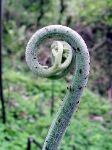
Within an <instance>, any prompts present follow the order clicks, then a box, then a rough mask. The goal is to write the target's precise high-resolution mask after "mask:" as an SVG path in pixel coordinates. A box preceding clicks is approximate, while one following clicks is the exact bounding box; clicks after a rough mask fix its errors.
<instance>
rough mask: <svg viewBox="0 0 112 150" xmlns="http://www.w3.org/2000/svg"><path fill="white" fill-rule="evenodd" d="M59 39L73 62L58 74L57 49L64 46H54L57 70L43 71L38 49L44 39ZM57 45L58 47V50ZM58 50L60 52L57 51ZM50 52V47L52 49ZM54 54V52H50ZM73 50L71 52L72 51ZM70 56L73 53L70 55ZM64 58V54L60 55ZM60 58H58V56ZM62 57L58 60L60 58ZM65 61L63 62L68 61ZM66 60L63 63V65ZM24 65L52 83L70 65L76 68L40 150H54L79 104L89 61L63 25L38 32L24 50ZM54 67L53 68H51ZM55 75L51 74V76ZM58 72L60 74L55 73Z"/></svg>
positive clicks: (82, 45)
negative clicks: (66, 45)
mask: <svg viewBox="0 0 112 150" xmlns="http://www.w3.org/2000/svg"><path fill="white" fill-rule="evenodd" d="M54 37H56V38H61V39H62V40H63V41H65V42H67V43H68V45H69V48H68V50H69V51H70V52H69V54H68V57H70V55H71V56H72V60H71V61H70V59H69V60H68V62H69V63H68V65H67V64H66V65H65V66H66V68H65V67H64V69H63V68H62V71H61V67H60V66H61V65H62V64H61V63H60V62H61V60H60V59H59V60H60V62H59V63H58V62H57V60H56V59H57V58H58V57H57V58H56V55H58V52H59V49H61V50H62V48H63V44H62V45H61V43H58V44H57V47H58V49H57V51H58V52H56V47H54V49H55V50H54V63H57V64H58V69H57V70H56V68H55V67H54V65H53V66H51V68H46V69H45V68H43V67H42V66H41V65H40V64H39V62H38V58H37V56H36V55H37V52H36V51H37V48H38V47H39V45H40V44H41V43H42V42H43V41H44V40H45V39H47V38H54ZM59 44H60V46H59ZM60 47H61V48H60ZM52 48H53V47H52ZM52 50H53V49H52ZM71 50H72V51H71ZM71 52H72V53H71ZM61 53H62V55H63V52H61ZM58 56H59V55H58ZM61 57H62V56H60V58H61ZM67 59H68V58H66V60H67ZM66 60H65V61H66ZM26 61H27V64H28V66H29V68H30V69H31V70H32V71H33V72H34V73H36V74H37V75H38V76H42V77H48V78H51V79H57V78H60V77H62V76H63V75H65V74H67V73H68V72H69V70H70V69H71V67H72V66H73V65H76V68H75V71H74V74H73V79H72V81H71V84H70V86H69V87H68V88H67V93H66V95H65V97H64V99H63V105H62V106H61V108H60V110H59V111H58V113H57V115H56V117H55V119H54V121H53V123H52V125H51V127H50V129H49V132H48V135H47V137H46V139H45V142H44V145H43V148H42V150H57V149H58V148H59V145H60V142H61V139H62V137H63V135H64V133H65V130H66V128H67V126H68V124H69V122H70V119H71V117H72V114H73V112H74V111H76V108H77V106H78V104H79V101H80V97H81V95H82V92H83V89H84V87H85V86H86V84H87V80H88V75H89V70H90V65H89V64H90V58H89V52H88V49H87V46H86V44H85V42H84V40H83V39H82V38H81V36H80V35H79V34H78V33H77V32H75V31H74V30H72V29H70V28H69V27H66V26H62V25H50V26H47V27H44V28H42V29H40V30H38V31H37V32H36V33H35V34H34V35H33V36H32V37H31V39H30V40H29V42H28V44H27V47H26ZM52 67H54V68H52ZM53 71H54V72H53ZM58 71H59V72H58Z"/></svg>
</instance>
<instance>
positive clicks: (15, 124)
mask: <svg viewBox="0 0 112 150" xmlns="http://www.w3.org/2000/svg"><path fill="white" fill-rule="evenodd" d="M9 59H10V58H9ZM5 63H7V62H5ZM20 65H21V67H23V68H24V71H22V70H21V68H20V70H19V69H18V68H16V69H15V71H14V70H12V71H10V72H9V69H8V67H7V66H6V64H4V93H5V99H6V100H7V101H6V108H7V109H6V110H7V119H8V121H7V124H6V125H5V126H4V125H3V124H2V123H0V133H1V134H0V148H1V149H2V150H9V149H10V150H11V149H17V150H20V149H25V148H26V145H27V138H28V137H29V136H32V137H33V138H34V139H35V140H37V141H38V142H39V143H41V144H43V142H44V139H45V137H46V134H47V132H48V129H49V126H50V124H51V122H52V120H53V116H54V115H55V113H56V111H57V110H58V108H59V107H60V105H61V104H62V101H61V99H63V97H64V95H65V92H66V87H67V83H66V82H65V80H64V79H60V80H59V81H55V93H54V94H55V100H56V99H57V100H56V101H55V113H54V115H53V116H52V117H51V115H50V109H51V106H50V101H51V88H52V84H51V81H50V80H48V79H40V78H37V77H36V76H35V75H33V74H32V73H30V72H27V70H26V69H27V68H25V66H24V65H22V64H20ZM25 70H26V72H25ZM62 83H63V84H62ZM111 109H112V108H111V105H110V104H109V102H108V101H107V100H105V99H103V98H100V97H99V96H98V95H95V94H93V93H92V92H90V91H89V90H87V89H86V90H85V92H84V94H83V97H82V101H81V103H80V106H79V108H78V112H77V113H75V115H74V116H73V118H72V120H71V123H70V126H69V127H68V129H67V132H66V134H65V137H64V139H63V141H62V145H61V150H74V149H76V150H83V149H87V150H106V149H108V150H111V149H112V144H111V141H112V136H111V135H112V128H111V125H112V119H111V118H112V116H111V115H112V114H111ZM33 149H39V148H37V147H36V146H35V145H34V144H32V150H33Z"/></svg>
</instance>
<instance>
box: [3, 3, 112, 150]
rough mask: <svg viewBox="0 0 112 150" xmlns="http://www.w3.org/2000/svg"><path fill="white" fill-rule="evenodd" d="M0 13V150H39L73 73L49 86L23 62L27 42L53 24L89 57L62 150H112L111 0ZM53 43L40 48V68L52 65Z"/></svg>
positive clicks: (6, 7) (7, 6) (9, 8)
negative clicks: (76, 37) (77, 39)
mask: <svg viewBox="0 0 112 150" xmlns="http://www.w3.org/2000/svg"><path fill="white" fill-rule="evenodd" d="M2 7H3V33H2V41H3V42H2V43H3V44H2V71H3V73H2V77H3V78H2V79H3V80H2V82H3V100H4V102H5V118H6V119H5V123H2V119H3V115H2V109H3V108H2V105H1V104H0V110H1V113H0V150H25V149H26V150H35V149H37V150H39V149H41V147H42V145H43V142H44V139H45V137H46V135H47V132H48V129H49V127H50V124H51V122H52V120H53V118H54V116H55V113H56V112H57V110H58V108H59V107H60V105H61V104H62V101H61V99H63V97H64V95H65V93H66V87H67V85H68V84H69V83H70V81H71V78H72V71H71V72H70V73H69V74H68V75H67V76H66V77H64V78H62V79H59V80H55V81H51V80H49V79H42V78H40V77H37V76H36V75H35V74H33V73H32V72H31V71H30V70H29V68H28V66H27V64H26V62H25V48H26V45H27V42H28V40H29V39H30V37H31V36H32V35H33V33H34V32H35V31H36V30H38V29H40V28H42V27H44V26H47V25H51V24H61V25H66V26H68V27H70V28H72V29H73V30H76V31H77V32H78V33H79V34H80V35H81V36H82V37H83V39H84V40H85V42H86V44H87V46H88V49H89V52H90V57H91V71H90V77H89V82H88V86H87V88H86V90H85V91H84V94H83V97H82V101H81V103H80V106H79V108H78V111H77V112H76V113H75V114H74V115H73V118H72V120H71V123H70V126H69V127H68V129H67V131H66V134H65V136H64V138H63V140H62V143H61V146H60V149H61V150H85V149H86V150H112V0H78V1H77V0H69V1H68V0H56V1H55V0H16V1H15V0H5V1H3V5H2ZM52 40H53V39H51V40H49V41H46V42H45V43H44V45H43V46H42V47H41V51H40V55H39V60H40V63H41V64H43V65H48V66H50V65H51V59H50V58H51V54H50V45H51V43H52ZM30 144H31V145H30ZM28 148H29V149H28Z"/></svg>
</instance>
